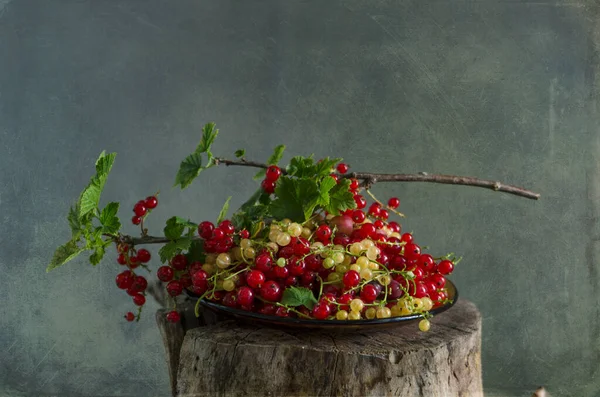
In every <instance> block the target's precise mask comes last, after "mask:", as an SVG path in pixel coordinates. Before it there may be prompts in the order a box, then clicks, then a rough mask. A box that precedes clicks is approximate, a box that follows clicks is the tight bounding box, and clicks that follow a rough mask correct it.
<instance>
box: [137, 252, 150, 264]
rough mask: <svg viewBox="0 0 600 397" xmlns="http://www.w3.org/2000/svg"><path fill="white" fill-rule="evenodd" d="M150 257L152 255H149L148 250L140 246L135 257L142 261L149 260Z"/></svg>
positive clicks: (146, 261)
mask: <svg viewBox="0 0 600 397" xmlns="http://www.w3.org/2000/svg"><path fill="white" fill-rule="evenodd" d="M151 257H152V256H151V255H150V252H149V251H148V250H147V249H144V248H142V249H140V250H138V252H137V258H138V260H139V261H140V262H142V263H148V262H150V258H151Z"/></svg>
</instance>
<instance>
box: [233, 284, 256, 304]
mask: <svg viewBox="0 0 600 397" xmlns="http://www.w3.org/2000/svg"><path fill="white" fill-rule="evenodd" d="M237 301H238V303H239V304H240V305H241V306H251V305H252V304H253V303H254V291H252V289H251V288H249V287H240V288H239V289H238V291H237Z"/></svg>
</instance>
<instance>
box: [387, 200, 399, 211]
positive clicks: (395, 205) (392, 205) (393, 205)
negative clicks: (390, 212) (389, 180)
mask: <svg viewBox="0 0 600 397" xmlns="http://www.w3.org/2000/svg"><path fill="white" fill-rule="evenodd" d="M399 206H400V200H399V199H398V197H392V198H391V199H389V200H388V207H390V208H393V209H396V208H398V207H399Z"/></svg>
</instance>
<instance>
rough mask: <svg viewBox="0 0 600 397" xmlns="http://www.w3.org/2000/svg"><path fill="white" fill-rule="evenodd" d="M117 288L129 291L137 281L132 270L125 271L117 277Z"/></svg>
mask: <svg viewBox="0 0 600 397" xmlns="http://www.w3.org/2000/svg"><path fill="white" fill-rule="evenodd" d="M115 281H116V283H117V287H118V288H120V289H128V288H129V287H131V286H132V285H133V282H134V281H135V278H134V274H133V272H131V271H130V270H125V271H123V272H121V273H119V274H118V275H117V278H116V280H115Z"/></svg>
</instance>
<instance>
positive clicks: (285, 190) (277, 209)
mask: <svg viewBox="0 0 600 397" xmlns="http://www.w3.org/2000/svg"><path fill="white" fill-rule="evenodd" d="M275 194H276V195H277V198H276V199H275V200H273V202H272V203H271V205H270V206H269V210H270V212H271V215H273V216H274V217H275V218H278V219H284V218H289V219H291V220H293V221H296V222H303V221H305V220H306V219H308V218H309V217H310V216H311V215H312V213H313V211H314V209H315V207H316V205H317V203H318V199H319V188H318V185H317V182H315V181H314V180H313V179H309V178H304V179H292V178H290V177H287V176H282V177H280V178H279V181H278V182H277V186H276V187H275Z"/></svg>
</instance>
